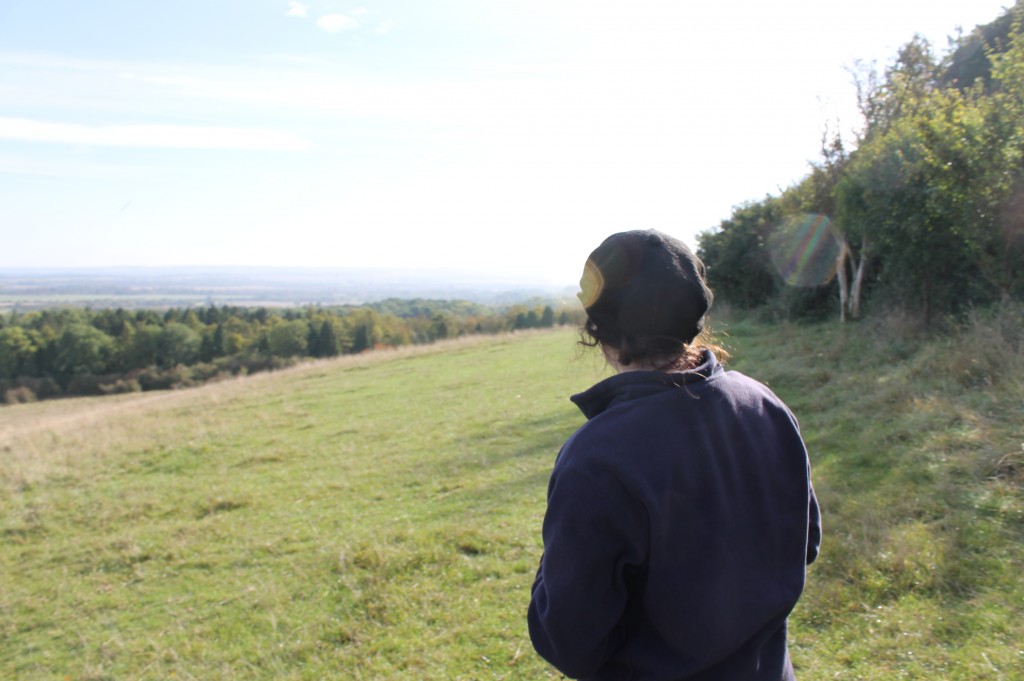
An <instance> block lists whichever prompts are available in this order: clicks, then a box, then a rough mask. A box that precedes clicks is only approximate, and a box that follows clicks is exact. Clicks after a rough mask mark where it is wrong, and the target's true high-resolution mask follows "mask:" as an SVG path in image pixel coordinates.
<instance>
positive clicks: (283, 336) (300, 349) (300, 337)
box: [267, 319, 309, 357]
mask: <svg viewBox="0 0 1024 681" xmlns="http://www.w3.org/2000/svg"><path fill="white" fill-rule="evenodd" d="M308 331H309V324H308V323H307V322H306V321H305V320H304V319H293V320H291V321H287V322H284V321H282V322H279V323H277V324H275V325H274V326H272V327H271V328H270V330H269V331H268V332H267V346H268V349H269V351H270V354H272V355H275V356H277V357H295V356H298V355H305V354H306V350H307V343H308V335H307V334H308Z"/></svg>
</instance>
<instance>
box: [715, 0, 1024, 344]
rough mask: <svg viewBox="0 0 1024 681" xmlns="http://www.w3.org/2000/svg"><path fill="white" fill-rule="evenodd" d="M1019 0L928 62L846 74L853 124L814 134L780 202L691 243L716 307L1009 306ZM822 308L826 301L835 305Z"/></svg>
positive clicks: (1022, 271)
mask: <svg viewBox="0 0 1024 681" xmlns="http://www.w3.org/2000/svg"><path fill="white" fill-rule="evenodd" d="M1022 19H1024V2H1022V1H1018V2H1017V3H1016V5H1015V6H1014V7H1013V8H1011V9H1010V10H1008V11H1006V12H1005V13H1004V14H1003V15H1002V16H1000V17H998V18H997V19H996V20H995V21H993V22H992V23H990V24H988V25H985V26H981V27H978V28H976V29H975V30H974V31H972V32H970V33H968V34H964V35H960V36H958V37H957V38H956V39H955V40H953V41H952V43H951V47H950V49H949V51H948V52H947V53H946V54H944V55H941V56H940V55H937V54H936V52H935V51H934V50H933V48H932V46H931V45H930V44H929V43H928V42H927V41H926V40H924V39H923V38H921V37H914V38H913V39H912V40H911V41H910V42H908V43H907V44H906V45H904V46H903V47H902V48H901V49H900V50H899V52H898V54H897V55H896V56H895V58H894V60H893V61H892V62H891V63H890V64H889V65H887V66H886V67H885V68H884V69H883V70H881V71H879V70H878V69H877V68H876V67H875V66H874V65H868V66H866V67H864V66H861V67H860V68H859V69H858V70H856V71H855V73H854V75H855V81H856V86H857V94H858V101H859V107H860V113H861V114H862V116H863V127H862V129H860V130H859V132H857V133H856V134H855V137H854V139H852V140H851V139H844V138H843V136H842V135H841V134H839V133H838V132H836V131H834V130H833V131H829V130H827V129H826V131H825V133H824V134H823V136H822V148H821V157H820V160H819V161H818V162H817V163H815V164H813V165H812V167H811V168H810V172H809V173H808V175H807V176H806V177H805V178H804V179H803V180H802V181H800V182H799V183H797V184H796V185H795V186H792V187H790V188H789V189H787V190H785V191H783V192H782V193H781V195H780V196H769V197H766V198H765V199H763V200H760V201H754V202H750V203H748V204H745V205H742V206H739V207H737V208H736V209H734V211H733V213H732V215H731V216H730V217H729V218H728V219H726V220H723V221H722V222H721V224H720V225H719V226H718V227H717V228H716V229H713V230H710V231H708V232H705V233H703V234H701V235H700V237H699V239H698V240H699V245H700V247H699V254H700V256H701V258H702V259H703V260H704V262H705V264H706V266H707V268H708V278H709V281H710V283H711V286H712V288H713V289H714V290H715V294H716V297H717V298H718V299H719V300H724V301H728V302H729V303H731V304H732V305H733V306H734V307H739V308H747V309H751V308H758V309H761V310H766V311H768V312H769V313H771V315H772V317H773V318H806V317H823V316H826V315H829V316H831V315H834V314H836V312H837V311H838V316H839V318H840V319H849V318H856V317H860V316H870V315H878V314H884V313H886V312H887V311H899V312H900V313H905V314H907V315H908V316H909V317H911V318H915V319H917V320H919V321H920V322H921V323H922V324H923V326H925V327H932V328H935V327H938V326H941V325H943V324H945V323H947V322H948V321H949V320H956V319H961V318H963V316H964V314H965V313H967V312H969V311H970V310H976V309H978V308H990V307H993V306H1004V307H1005V306H1006V305H1010V306H1019V305H1020V302H1021V301H1022V300H1024V34H1022V31H1021V22H1022ZM837 303H838V305H837Z"/></svg>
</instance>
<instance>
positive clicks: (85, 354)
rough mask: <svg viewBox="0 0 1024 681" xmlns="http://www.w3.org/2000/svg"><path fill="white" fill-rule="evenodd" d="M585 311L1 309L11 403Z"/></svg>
mask: <svg viewBox="0 0 1024 681" xmlns="http://www.w3.org/2000/svg"><path fill="white" fill-rule="evenodd" d="M582 314H583V311H582V308H580V307H579V306H578V305H577V306H574V307H565V306H559V308H558V309H556V308H555V307H553V306H552V305H550V304H544V303H538V304H519V305H513V306H511V307H507V308H493V307H488V306H484V305H480V304H476V303H470V302H465V301H439V300H398V299H390V300H385V301H381V302H378V303H374V304H370V305H363V306H340V307H331V308H324V307H319V306H308V307H304V308H285V309H281V308H274V309H268V308H265V307H257V308H248V307H231V306H221V307H218V306H215V305H211V306H208V307H203V308H196V309H193V308H171V309H168V310H166V311H156V310H131V311H126V310H124V309H120V308H119V309H104V310H95V311H93V310H89V309H75V308H61V309H45V310H38V311H31V312H25V313H18V312H12V313H10V314H9V315H3V316H0V397H2V398H3V402H4V403H6V404H14V403H19V402H30V401H34V400H36V399H46V398H52V397H60V396H71V395H104V394H113V393H123V392H137V391H141V390H161V389H168V388H177V387H187V386H191V385H196V384H200V383H204V382H206V381H209V380H216V379H219V378H224V377H228V376H237V375H240V374H246V373H252V372H257V371H266V370H271V369H278V368H282V367H285V366H289V365H291V364H294V363H296V362H297V361H299V360H301V359H303V358H311V357H312V358H325V357H336V356H338V355H342V354H354V353H360V352H366V351H369V350H373V349H378V348H389V347H398V346H403V345H410V344H423V343H432V342H434V341H437V340H442V339H446V338H454V337H457V336H463V335H467V334H494V333H500V332H505V331H515V330H519V329H532V328H543V327H552V326H555V325H561V324H579V323H581V322H582V317H581V316H582Z"/></svg>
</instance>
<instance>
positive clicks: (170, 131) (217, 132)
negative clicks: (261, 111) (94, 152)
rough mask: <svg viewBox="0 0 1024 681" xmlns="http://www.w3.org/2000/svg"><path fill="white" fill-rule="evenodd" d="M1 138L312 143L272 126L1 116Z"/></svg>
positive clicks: (215, 145)
mask: <svg viewBox="0 0 1024 681" xmlns="http://www.w3.org/2000/svg"><path fill="white" fill-rule="evenodd" d="M0 139H8V140H18V141H21V142H49V143H54V144H80V145H88V146H102V147H148V148H178V149H249V150H262V151H298V150H302V149H308V148H309V146H310V145H309V142H307V141H306V140H304V139H302V138H301V137H298V136H296V135H293V134H291V133H288V132H283V131H281V130H271V129H268V128H214V127H199V126H180V125H105V126H88V125H77V124H74V123H49V122H45V121H36V120H32V119H29V118H0Z"/></svg>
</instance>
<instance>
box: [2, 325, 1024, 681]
mask: <svg viewBox="0 0 1024 681" xmlns="http://www.w3.org/2000/svg"><path fill="white" fill-rule="evenodd" d="M724 328H725V329H726V331H727V333H728V335H727V336H726V337H725V340H726V343H727V345H728V346H729V348H730V349H731V351H732V352H733V354H734V358H733V360H732V366H733V367H734V368H738V369H740V370H743V371H744V372H746V373H749V374H751V375H753V376H755V377H757V378H760V379H762V380H765V381H766V382H768V383H769V384H770V385H771V387H772V388H773V389H774V390H776V392H778V393H779V394H780V395H781V396H782V397H783V398H784V399H785V400H787V402H789V403H790V404H791V406H793V408H794V410H795V411H796V413H797V415H798V417H799V418H800V420H801V424H802V427H803V430H804V434H805V436H806V439H807V441H808V444H809V447H810V449H811V455H812V461H813V464H814V466H815V483H816V487H817V490H818V494H819V497H820V499H821V502H822V507H823V513H824V521H825V531H826V537H825V544H824V548H823V553H822V557H821V559H820V560H819V562H818V563H817V564H815V566H814V567H813V568H812V570H811V573H810V577H809V584H808V590H807V594H806V595H805V598H804V600H803V601H802V602H801V604H800V605H799V606H798V608H797V611H796V612H795V614H794V617H793V634H792V638H793V644H794V645H793V647H794V650H793V654H794V661H795V663H796V665H797V667H798V672H799V673H800V675H801V676H802V677H804V678H808V679H814V678H849V679H892V678H907V679H937V678H942V679H986V678H988V679H1017V678H1024V675H1022V672H1021V670H1022V668H1024V651H1022V649H1021V646H1020V641H1022V640H1024V625H1022V624H1021V622H1022V619H1024V585H1022V578H1021V576H1020V575H1021V574H1022V573H1024V569H1022V568H1024V566H1022V564H1021V563H1022V560H1021V550H1020V546H1021V542H1022V539H1024V504H1022V499H1021V489H1020V484H1021V468H1022V466H1021V463H1022V457H1021V453H1022V449H1021V448H1022V444H1021V442H1022V440H1024V433H1022V432H1021V430H1020V405H1021V404H1022V403H1024V385H1022V377H1024V366H1022V362H1021V356H1020V348H1019V346H1018V347H1017V348H1012V347H1010V346H1011V344H1010V342H1009V341H1006V340H1005V338H1004V337H1003V336H1000V335H999V334H998V333H979V334H977V335H976V336H975V337H974V338H973V340H972V339H964V340H962V342H960V343H956V342H937V341H936V342H931V343H929V344H919V343H917V342H916V341H915V340H914V338H913V337H912V336H911V335H908V334H907V333H901V332H898V330H896V329H893V328H878V327H876V328H869V327H868V326H867V325H864V326H860V327H858V326H849V327H846V328H840V327H837V326H835V325H819V326H809V327H794V326H771V327H770V326H763V325H758V324H755V323H750V322H739V321H734V322H733V323H731V324H728V325H726V326H725V327H724ZM1018 328H1019V327H1018ZM1009 337H1010V338H1012V334H1011V335H1010V336H1009ZM1000 339H1003V340H1000ZM604 371H605V369H604V367H603V366H602V365H601V363H600V362H599V361H598V359H597V358H596V357H595V356H594V355H593V354H584V355H580V354H579V352H578V350H577V349H576V347H575V346H574V337H573V335H572V333H570V332H569V331H568V330H559V331H554V332H549V333H532V334H519V335H515V336H506V337H499V338H481V339H475V340H474V341H472V342H463V343H460V342H456V343H452V344H448V345H444V346H437V347H433V348H418V349H416V350H415V351H410V352H405V353H382V354H379V355H366V356H359V357H352V358H344V359H341V360H336V361H329V362H322V363H317V364H313V365H307V366H304V367H300V368H297V369H295V370H290V371H285V372H280V373H277V374H267V375H259V376H253V377H250V378H247V379H244V380H240V381H227V382H224V383H221V384H217V385H210V386H206V387H204V388H199V389H194V390H189V391H181V392H176V393H165V394H144V395H126V396H118V397H114V398H105V399H102V400H88V399H82V400H67V401H60V402H51V403H41V404H34V405H21V406H16V407H8V408H4V409H0V537H2V544H0V546H2V549H0V583H2V584H3V588H2V589H0V677H2V678H14V679H64V678H74V679H127V678H132V679H166V678H199V679H206V678H221V679H257V678H262V679H321V678H344V679H411V678H416V679H420V678H422V679H441V678H444V679H540V678H558V675H557V674H556V673H555V672H554V671H553V670H551V669H550V668H548V667H547V666H546V665H544V664H543V663H542V662H541V661H540V660H539V659H537V657H536V656H535V655H534V654H533V652H532V649H531V647H530V643H529V640H528V637H527V634H526V629H525V621H524V614H525V607H526V603H527V600H528V592H529V585H530V583H531V581H532V578H533V571H534V569H535V566H536V563H537V559H538V558H539V555H540V539H539V529H540V521H541V518H542V516H543V511H544V496H545V485H546V481H547V475H548V472H549V470H550V466H551V463H552V461H553V458H554V455H555V453H556V452H557V450H558V447H559V446H560V445H561V443H562V441H563V440H564V439H565V437H567V436H568V435H569V434H570V433H571V432H572V431H573V429H574V428H576V427H577V426H578V425H579V424H580V423H581V422H582V416H580V415H579V413H578V412H577V411H576V410H575V408H574V407H573V406H572V405H571V404H570V403H569V402H568V401H567V399H566V398H567V396H568V395H569V394H570V393H572V392H575V391H578V390H580V389H583V388H585V387H588V386H589V385H590V384H591V383H593V382H594V381H595V380H597V379H599V378H601V377H602V376H603V375H604Z"/></svg>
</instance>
